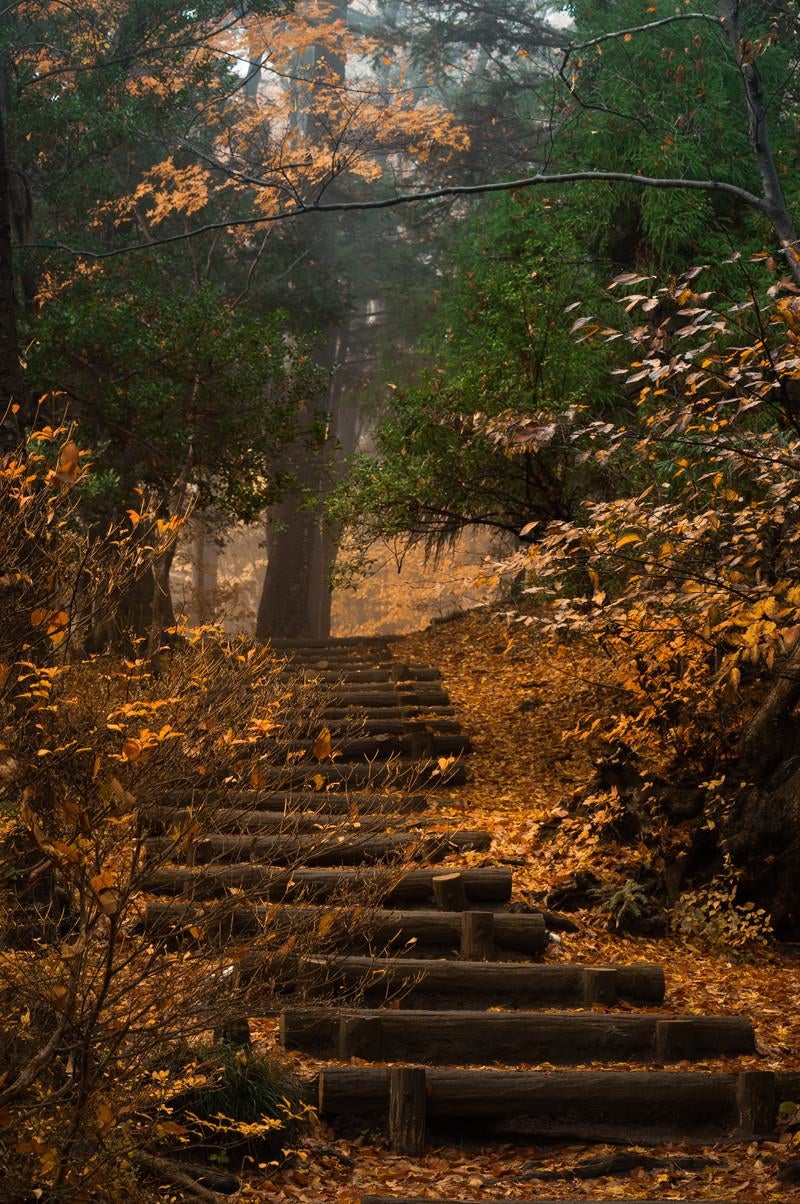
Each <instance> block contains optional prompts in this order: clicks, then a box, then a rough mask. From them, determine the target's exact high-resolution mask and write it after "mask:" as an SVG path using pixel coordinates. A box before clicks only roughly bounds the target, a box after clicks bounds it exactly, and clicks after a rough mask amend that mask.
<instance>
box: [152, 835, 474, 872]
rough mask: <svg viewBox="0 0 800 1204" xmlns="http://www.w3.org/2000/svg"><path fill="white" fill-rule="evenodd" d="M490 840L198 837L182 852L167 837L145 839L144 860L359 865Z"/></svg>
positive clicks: (427, 856) (433, 854)
mask: <svg viewBox="0 0 800 1204" xmlns="http://www.w3.org/2000/svg"><path fill="white" fill-rule="evenodd" d="M491 842H492V834H491V832H480V831H477V832H469V831H464V832H450V833H448V834H447V835H441V836H433V835H431V836H423V837H420V836H415V835H414V834H413V833H405V832H398V833H392V834H389V835H385V836H370V835H366V836H363V835H361V836H360V835H358V834H357V833H356V834H355V835H352V836H349V837H345V836H342V837H339V838H336V839H335V840H331V839H330V838H327V839H326V838H325V836H324V835H320V836H319V837H314V836H296V837H295V836H202V837H199V838H198V839H197V840H195V841H192V842H190V846H189V848H186V846H185V843H184V842H182V841H178V840H174V839H172V838H171V837H169V836H153V837H150V838H149V839H147V840H146V841H145V850H146V853H147V856H148V858H149V859H151V860H154V859H165V858H169V859H170V860H172V861H185V860H187V858H188V857H191V858H192V859H193V861H194V862H195V864H203V865H208V864H209V862H212V861H223V862H230V861H252V860H253V859H254V858H258V859H260V860H267V861H274V862H275V863H277V864H279V865H285V864H287V863H291V862H296V863H297V864H300V865H358V864H360V863H361V862H365V863H366V862H375V861H391V860H397V859H398V858H403V857H407V858H413V859H414V860H422V859H424V860H434V859H436V858H441V857H446V856H447V854H448V853H449V852H465V851H470V852H485V851H486V850H487V849H488V848H489V846H490V844H491Z"/></svg>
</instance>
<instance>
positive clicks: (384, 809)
mask: <svg viewBox="0 0 800 1204" xmlns="http://www.w3.org/2000/svg"><path fill="white" fill-rule="evenodd" d="M189 794H191V798H190V799H187V795H189ZM163 799H164V802H165V803H168V804H173V805H174V806H177V807H185V806H187V805H188V802H191V804H192V805H193V806H195V807H202V808H205V807H209V808H212V809H213V808H215V807H241V808H243V809H245V810H247V811H273V812H276V813H278V812H279V813H280V814H282V815H296V814H298V813H302V812H308V811H326V812H327V813H328V814H329V815H351V816H353V817H356V818H361V817H362V816H365V815H412V814H414V813H415V812H417V811H424V810H426V808H427V806H428V799H427V796H426V795H424V794H370V793H368V792H364V791H353V792H351V793H346V794H340V793H339V792H338V791H334V790H330V791H327V790H324V791H323V790H297V791H294V792H287V791H285V790H275V791H272V790H269V791H268V790H227V789H222V790H196V791H194V793H193V794H192V793H191V792H189V791H187V792H173V793H167V794H166V795H164V796H163Z"/></svg>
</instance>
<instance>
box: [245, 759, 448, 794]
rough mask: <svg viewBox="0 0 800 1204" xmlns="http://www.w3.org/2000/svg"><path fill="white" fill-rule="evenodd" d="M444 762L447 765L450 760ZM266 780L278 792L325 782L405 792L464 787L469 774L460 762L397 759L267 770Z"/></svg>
mask: <svg viewBox="0 0 800 1204" xmlns="http://www.w3.org/2000/svg"><path fill="white" fill-rule="evenodd" d="M442 760H444V761H446V760H447V758H446V757H444V758H442ZM264 777H265V778H266V779H267V783H268V785H269V786H271V787H272V789H273V790H274V791H276V792H278V791H288V790H294V789H297V788H298V787H300V788H303V787H308V788H309V789H313V788H316V789H317V790H318V791H319V790H320V789H321V786H322V785H324V783H325V782H330V783H336V784H338V785H341V786H343V787H345V788H350V789H351V790H361V789H362V788H364V787H367V788H369V787H376V786H391V787H395V788H396V789H402V788H403V787H404V786H416V785H417V784H418V783H421V782H424V783H425V784H426V786H463V785H464V783H465V782H466V781H467V770H466V766H465V765H464V764H462V763H461V762H458V761H457V762H456V763H455V764H453V765H444V766H443V765H441V764H440V763H439V759H438V758H437V759H435V760H429V761H413V760H411V759H409V758H406V757H397V758H396V759H394V760H392V761H370V762H369V764H366V765H363V764H359V763H358V762H354V763H352V764H345V765H336V764H330V763H329V762H327V761H325V762H322V763H320V764H319V765H316V764H308V765H302V764H300V765H296V766H292V767H286V768H283V769H273V768H272V767H269V766H268V767H266V769H265V770H264Z"/></svg>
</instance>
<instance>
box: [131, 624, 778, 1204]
mask: <svg viewBox="0 0 800 1204" xmlns="http://www.w3.org/2000/svg"><path fill="white" fill-rule="evenodd" d="M275 647H276V650H277V651H279V652H280V653H281V654H283V655H285V656H286V657H287V661H288V662H289V663H288V664H287V670H286V673H287V676H288V675H290V674H291V673H297V672H299V673H300V674H302V675H303V677H304V678H306V679H308V680H322V681H323V682H324V683H325V687H326V689H328V690H330V691H331V696H330V699H329V702H328V705H326V707H325V708H324V712H323V714H324V719H325V721H326V723H327V724H328V725H329V731H330V734H331V739H332V743H333V747H334V748H335V749H336V751H337V753H338V754H339V755H338V756H337V758H336V761H335V762H333V763H330V764H328V763H325V764H322V765H320V766H319V767H317V766H315V768H314V783H313V786H312V787H309V782H308V779H309V771H308V768H307V767H306V768H303V767H300V766H298V767H296V768H289V769H286V770H280V771H277V772H276V773H275V775H274V781H271V783H270V789H269V790H266V791H259V792H253V793H252V794H250V793H247V792H238V793H231V794H230V795H229V797H227V798H226V799H225V803H226V807H225V810H224V812H223V814H222V817H221V821H220V823H219V828H220V830H219V831H217V832H215V833H214V834H213V835H210V836H205V837H203V838H202V839H200V840H199V841H198V842H197V843H196V844H195V845H194V847H193V853H192V857H191V859H187V862H186V863H184V864H179V863H175V864H171V865H167V866H161V867H159V868H157V869H154V870H153V872H152V874H151V876H150V879H149V881H148V884H147V885H148V889H149V890H151V891H152V892H153V893H154V894H156V895H158V896H159V899H158V901H155V902H153V903H151V904H150V905H149V907H148V909H147V914H146V916H145V919H144V923H145V924H146V925H147V926H149V927H151V929H152V930H153V931H154V932H156V931H159V930H160V929H161V928H162V927H163V926H165V925H166V926H169V925H174V923H175V921H176V919H178V920H179V921H182V920H186V922H187V923H192V924H193V926H194V927H193V930H194V931H198V932H199V933H200V936H201V939H206V940H208V941H210V942H214V943H215V944H217V945H219V944H220V943H222V944H223V945H224V942H225V941H226V940H229V939H232V938H236V937H238V936H240V935H246V934H247V933H248V932H252V931H255V930H257V929H258V927H259V925H260V924H261V923H262V921H263V920H264V919H265V918H266V915H267V912H268V910H269V914H270V916H271V917H272V920H273V922H274V920H275V908H274V904H275V902H280V904H281V905H282V907H281V916H280V919H279V923H285V925H286V929H287V931H293V932H298V931H308V932H311V931H314V930H315V927H316V926H318V925H319V921H320V917H321V915H322V914H323V913H324V914H325V915H326V916H328V917H330V916H333V920H332V921H329V922H331V923H334V922H336V920H337V906H336V900H339V899H341V898H342V897H343V895H342V892H343V891H345V890H346V889H347V888H348V887H349V886H358V885H359V884H363V885H364V886H365V888H366V887H368V886H370V884H376V885H377V889H381V883H384V888H383V892H382V895H381V897H380V900H379V902H380V906H379V908H378V910H377V911H375V912H374V914H373V916H372V918H371V920H370V922H369V923H368V924H367V926H366V927H365V930H364V932H362V933H360V934H359V932H358V931H357V930H353V929H352V927H351V929H350V930H349V937H348V939H349V940H350V942H351V943H350V944H349V945H348V947H347V948H346V949H343V950H340V951H338V952H337V953H336V954H335V955H331V954H322V953H321V954H320V955H318V956H317V955H312V954H304V955H302V956H300V957H299V958H298V959H297V967H296V970H297V986H298V994H299V996H300V1000H299V1001H298V1002H293V1003H292V1005H291V1006H287V1007H286V1008H285V1010H284V1011H283V1014H282V1016H281V1019H280V1040H281V1042H282V1044H283V1046H284V1047H285V1048H286V1049H293V1050H302V1051H304V1053H305V1054H307V1055H309V1056H311V1057H313V1058H315V1059H317V1060H318V1063H319V1065H318V1069H317V1073H316V1075H315V1076H314V1080H313V1082H311V1083H309V1092H310V1095H311V1096H312V1098H313V1099H314V1101H315V1103H316V1105H317V1107H318V1109H319V1112H320V1114H321V1115H322V1116H323V1117H324V1118H326V1119H327V1120H328V1121H330V1122H332V1123H334V1124H344V1125H346V1126H347V1125H353V1124H354V1123H357V1122H358V1119H359V1118H369V1121H370V1124H372V1125H374V1123H375V1120H376V1118H380V1119H382V1122H383V1123H385V1125H386V1127H387V1130H388V1135H389V1142H390V1145H391V1147H392V1149H393V1150H395V1151H397V1152H400V1153H405V1154H408V1155H416V1154H420V1153H421V1152H422V1150H423V1149H424V1146H425V1142H426V1139H427V1136H428V1134H429V1133H430V1132H432V1131H435V1132H437V1133H439V1134H449V1135H451V1136H452V1135H453V1134H456V1135H457V1136H458V1137H463V1136H469V1135H480V1136H481V1137H482V1138H488V1137H491V1138H496V1139H497V1140H498V1141H501V1140H502V1141H507V1140H509V1139H513V1138H520V1139H525V1140H527V1141H540V1140H546V1141H548V1142H554V1141H555V1142H560V1141H564V1142H575V1141H578V1142H612V1143H626V1144H628V1143H636V1144H659V1145H660V1144H668V1143H681V1144H689V1145H702V1144H705V1143H710V1142H716V1141H719V1140H725V1141H731V1140H733V1141H747V1142H749V1141H751V1140H753V1139H758V1138H773V1137H774V1135H775V1128H776V1121H777V1110H778V1106H779V1104H780V1102H781V1100H782V1099H791V1098H794V1099H796V1098H797V1097H798V1094H800V1075H790V1074H775V1073H772V1072H770V1071H761V1070H747V1071H743V1072H740V1073H736V1072H729V1071H725V1072H720V1071H708V1070H692V1069H691V1068H690V1064H691V1063H692V1062H696V1061H701V1060H702V1061H705V1060H707V1059H715V1058H720V1057H724V1058H736V1057H738V1056H740V1055H752V1054H753V1053H754V1052H755V1034H754V1031H753V1026H752V1024H751V1023H750V1021H749V1020H748V1019H747V1018H746V1017H743V1016H680V1015H674V1014H672V1013H671V1012H670V1011H669V1008H668V1005H667V1006H665V998H667V994H666V992H667V984H666V982H665V974H664V971H663V969H662V967H660V966H656V965H648V964H640V965H602V966H584V965H574V964H568V963H565V962H563V961H553V962H551V963H548V962H547V961H543V960H542V959H543V958H546V955H547V949H548V944H549V942H550V939H551V938H550V935H549V933H548V931H547V928H546V922H545V917H544V914H543V913H536V912H527V913H526V912H522V913H519V912H512V911H510V910H509V902H510V899H511V894H512V885H513V883H512V871H511V870H510V869H509V868H508V867H507V866H503V865H493V864H491V863H490V862H487V863H486V864H482V865H480V866H470V867H466V866H465V867H460V866H459V867H456V868H454V867H453V866H452V865H450V866H447V867H441V866H440V867H439V868H438V869H437V868H436V863H437V861H439V860H441V858H442V857H444V856H446V855H447V854H448V853H460V852H465V851H479V852H483V853H489V851H490V846H491V839H492V837H491V833H489V832H481V831H470V830H465V831H448V832H446V833H442V832H441V831H437V830H436V828H437V823H436V820H437V815H436V790H437V788H439V787H441V786H447V787H448V788H452V787H453V786H455V785H461V784H463V783H465V782H466V780H467V774H466V768H465V764H464V761H463V757H464V756H466V755H467V754H468V752H469V749H470V743H469V739H468V736H467V735H466V734H465V733H464V732H463V731H462V730H461V727H460V725H459V723H458V720H457V718H456V716H455V712H454V708H453V706H452V705H451V701H450V699H449V697H448V694H447V692H446V689H445V688H444V686H443V685H442V683H441V680H440V676H439V674H438V672H437V671H436V670H435V669H432V668H429V667H427V666H418V665H409V664H403V663H400V662H397V661H396V660H395V659H394V658H393V657H392V653H391V648H390V645H389V643H388V642H387V641H382V640H336V641H323V642H310V641H309V642H304V643H299V642H294V643H292V642H289V641H285V642H276V644H275ZM354 720H357V721H358V722H359V723H360V724H361V725H362V726H361V729H360V732H359V734H358V736H355V737H354V736H353V735H352V734H351V733H352V724H353V721H354ZM314 738H315V734H314V733H313V732H309V733H308V735H307V738H305V737H301V739H300V740H299V741H298V742H297V746H298V750H300V751H304V752H305V751H306V750H307V749H308V748H311V747H312V746H313V742H314ZM453 757H456V758H458V759H457V760H456V761H455V762H451V758H453ZM317 769H318V771H319V772H317ZM404 782H407V783H409V784H411V785H412V788H413V792H412V791H411V790H410V791H409V792H407V793H405V794H403V795H398V794H397V793H395V794H392V795H388V794H386V793H385V792H383V791H382V787H384V786H386V785H389V784H391V786H392V787H393V788H394V790H395V791H396V790H397V788H398V785H401V786H402V784H403V783H404ZM421 783H422V784H424V785H425V791H424V792H422V791H421V790H420V789H419V787H420V784H421ZM183 810H184V809H183V808H181V807H180V806H179V805H173V806H170V805H168V804H165V806H164V807H163V808H159V809H158V811H157V812H155V813H154V815H153V817H152V825H153V834H152V835H151V837H150V838H149V847H150V849H151V850H152V852H153V853H154V854H156V855H158V854H159V853H161V852H162V851H163V848H164V842H166V841H168V840H169V839H170V838H169V837H168V836H167V835H164V834H163V832H166V831H167V830H168V828H169V826H170V825H174V824H175V822H176V821H177V822H178V823H180V822H181V820H182V819H184V818H185V816H184V814H183ZM343 818H347V819H348V821H349V826H348V828H347V829H346V830H343V828H342V821H343ZM159 825H160V826H161V830H160V829H159ZM439 826H440V825H439ZM327 831H330V833H331V835H330V838H329V839H327V838H326V832H327ZM298 863H302V864H301V865H300V868H298ZM287 866H291V868H283V867H287ZM387 866H392V867H394V873H393V874H392V875H390V876H389V877H388V878H387V876H386V869H387ZM237 890H246V891H247V892H248V893H250V894H251V895H252V893H253V892H255V893H256V894H257V896H258V897H260V898H261V899H262V900H263V909H259V908H256V909H253V908H252V907H248V908H245V907H241V908H238V909H237V907H236V904H235V897H234V896H235V892H236V891H237ZM226 896H231V907H230V908H229V909H228V910H227V911H226V913H225V921H224V924H223V925H222V927H220V924H219V922H215V923H214V924H213V925H210V926H209V927H208V929H204V928H203V922H204V921H203V903H204V901H205V900H213V899H219V898H225V897H226ZM330 899H333V900H334V904H333V905H332V904H331V903H330V902H329V900H330ZM345 912H346V908H344V909H343V911H342V915H343V916H344V913H345ZM376 948H378V949H380V954H377V953H376ZM410 952H411V953H413V956H411V955H410ZM317 1000H320V1002H317ZM332 1001H333V1002H332ZM491 1009H494V1010H491ZM498 1009H502V1010H498ZM634 1009H639V1010H634ZM352 1059H356V1060H357V1062H358V1064H352V1061H351V1060H352ZM626 1062H631V1063H635V1064H636V1065H637V1067H641V1066H642V1065H644V1066H647V1067H648V1069H636V1070H626V1069H621V1068H620V1067H621V1066H623V1067H624V1064H625V1063H626ZM363 1063H366V1064H363ZM604 1063H606V1064H608V1066H609V1068H608V1069H602V1068H599V1069H598V1067H602V1064H604ZM389 1064H390V1065H389ZM562 1067H564V1068H567V1067H568V1068H569V1069H562ZM389 1201H390V1197H381V1196H365V1197H364V1198H363V1204H389ZM392 1204H422V1201H421V1199H419V1198H417V1197H413V1198H411V1197H409V1198H405V1199H403V1200H402V1201H401V1200H400V1199H398V1198H392ZM440 1204H447V1202H444V1201H441V1202H440ZM459 1204H469V1202H468V1201H460V1202H459ZM538 1204H547V1202H546V1201H543V1200H539V1201H538Z"/></svg>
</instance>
